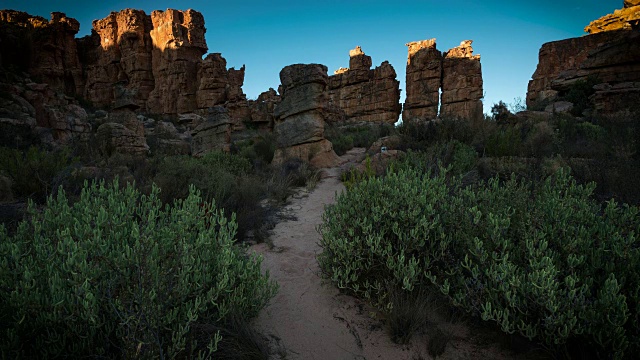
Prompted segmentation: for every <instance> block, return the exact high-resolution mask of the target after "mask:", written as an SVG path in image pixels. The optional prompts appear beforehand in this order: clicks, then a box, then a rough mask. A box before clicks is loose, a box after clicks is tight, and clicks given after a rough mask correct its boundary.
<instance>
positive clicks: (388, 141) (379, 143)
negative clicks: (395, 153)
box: [367, 135, 402, 155]
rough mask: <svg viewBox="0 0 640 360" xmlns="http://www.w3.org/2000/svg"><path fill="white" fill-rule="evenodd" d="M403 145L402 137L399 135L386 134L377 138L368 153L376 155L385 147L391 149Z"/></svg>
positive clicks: (387, 149)
mask: <svg viewBox="0 0 640 360" xmlns="http://www.w3.org/2000/svg"><path fill="white" fill-rule="evenodd" d="M401 145H402V137H400V136H398V135H391V136H385V137H383V138H380V139H378V140H376V141H375V142H374V143H373V144H371V146H370V147H369V149H367V154H369V155H374V154H377V153H380V152H381V151H382V149H383V148H384V149H385V150H386V151H389V150H397V149H398V147H399V146H401Z"/></svg>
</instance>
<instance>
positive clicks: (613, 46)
mask: <svg viewBox="0 0 640 360" xmlns="http://www.w3.org/2000/svg"><path fill="white" fill-rule="evenodd" d="M625 6H628V7H626V8H625V9H623V10H627V9H634V8H635V9H638V10H640V6H638V5H637V1H628V2H625ZM616 13H619V12H616ZM616 13H614V14H616ZM608 16H610V15H608ZM605 18H607V16H605V17H603V18H601V19H598V20H596V21H594V22H592V23H591V25H589V26H588V27H587V28H586V29H585V30H587V31H591V34H590V35H585V36H582V37H578V38H570V39H565V40H560V41H553V42H549V43H546V44H543V45H542V47H541V48H540V53H539V59H538V66H537V68H536V71H535V72H534V74H533V76H532V79H531V80H530V81H529V87H528V91H527V106H528V107H530V108H535V107H538V106H542V105H544V104H545V103H549V102H552V101H553V100H554V99H555V98H557V97H561V96H563V95H565V94H567V92H568V91H569V90H570V89H571V87H572V86H573V84H575V83H576V82H578V81H588V82H590V83H595V86H594V88H593V90H594V91H595V94H594V95H593V96H592V97H591V98H590V102H591V104H590V105H591V107H592V108H593V109H594V110H596V111H597V112H598V113H600V114H611V113H615V112H618V111H627V110H632V109H631V108H632V107H636V105H637V103H638V101H640V31H638V30H634V29H633V28H632V27H631V26H629V27H626V26H623V27H617V26H616V27H612V26H604V25H602V24H603V22H602V21H603V19H605ZM597 24H600V25H597ZM609 29H615V30H609Z"/></svg>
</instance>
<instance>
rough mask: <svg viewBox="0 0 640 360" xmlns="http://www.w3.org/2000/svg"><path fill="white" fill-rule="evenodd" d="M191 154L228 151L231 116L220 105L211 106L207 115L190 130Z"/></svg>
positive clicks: (198, 154) (200, 154) (229, 146)
mask: <svg viewBox="0 0 640 360" xmlns="http://www.w3.org/2000/svg"><path fill="white" fill-rule="evenodd" d="M192 136H193V138H192V140H191V155H193V156H198V157H199V156H203V155H205V154H206V153H208V152H211V151H216V150H220V151H224V152H229V151H230V148H231V118H230V117H229V115H228V113H227V110H226V109H225V108H224V107H222V106H216V107H212V108H210V109H209V110H208V114H207V117H206V118H205V120H204V121H203V122H202V123H200V124H199V125H198V126H197V127H196V128H195V129H194V130H193V131H192Z"/></svg>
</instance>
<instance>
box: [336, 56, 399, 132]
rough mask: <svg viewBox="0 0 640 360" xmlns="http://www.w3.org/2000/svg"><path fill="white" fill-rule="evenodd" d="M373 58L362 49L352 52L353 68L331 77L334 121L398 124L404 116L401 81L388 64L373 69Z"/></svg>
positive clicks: (343, 69) (339, 70) (338, 71)
mask: <svg viewBox="0 0 640 360" xmlns="http://www.w3.org/2000/svg"><path fill="white" fill-rule="evenodd" d="M371 64H372V63H371V57H370V56H368V55H366V54H365V53H364V52H363V51H362V49H361V48H360V46H357V47H356V48H355V49H353V50H351V51H350V52H349V68H348V69H346V68H340V69H338V70H337V71H336V72H335V74H334V75H333V76H330V77H329V88H328V89H329V94H328V96H329V107H332V108H333V109H334V111H336V112H337V113H338V114H337V116H336V114H333V116H332V118H333V120H334V121H335V120H337V121H341V122H344V123H346V124H369V123H379V124H380V123H388V124H394V123H395V122H396V121H398V117H399V115H400V110H401V105H400V82H399V81H398V80H396V71H395V69H394V68H393V66H391V64H389V62H388V61H385V62H383V63H382V64H380V66H378V67H376V68H375V69H371Z"/></svg>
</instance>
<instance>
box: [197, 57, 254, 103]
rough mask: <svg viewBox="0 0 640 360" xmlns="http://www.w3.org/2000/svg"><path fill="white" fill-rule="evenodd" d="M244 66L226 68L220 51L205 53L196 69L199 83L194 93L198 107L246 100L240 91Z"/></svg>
mask: <svg viewBox="0 0 640 360" xmlns="http://www.w3.org/2000/svg"><path fill="white" fill-rule="evenodd" d="M244 69H245V68H244V66H243V67H242V68H240V70H235V69H234V68H231V69H229V70H227V60H225V59H224V58H223V57H222V55H221V54H220V53H213V54H209V55H207V57H206V58H205V59H204V60H203V61H202V63H201V64H200V67H199V69H198V79H199V81H200V84H199V86H198V90H197V93H196V99H197V103H198V108H201V109H204V108H207V107H211V106H214V105H221V104H224V103H226V102H229V101H231V102H235V101H241V100H246V96H245V95H244V93H243V92H242V85H243V84H244Z"/></svg>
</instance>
